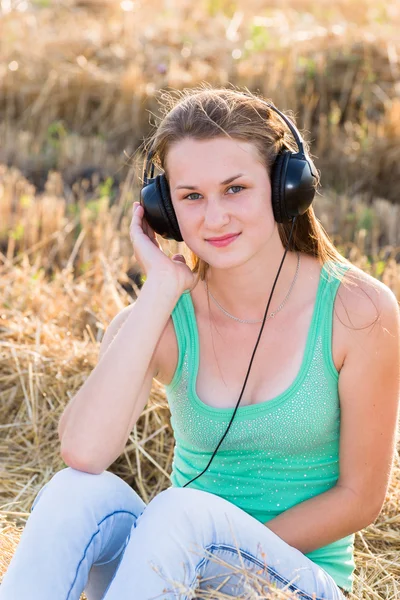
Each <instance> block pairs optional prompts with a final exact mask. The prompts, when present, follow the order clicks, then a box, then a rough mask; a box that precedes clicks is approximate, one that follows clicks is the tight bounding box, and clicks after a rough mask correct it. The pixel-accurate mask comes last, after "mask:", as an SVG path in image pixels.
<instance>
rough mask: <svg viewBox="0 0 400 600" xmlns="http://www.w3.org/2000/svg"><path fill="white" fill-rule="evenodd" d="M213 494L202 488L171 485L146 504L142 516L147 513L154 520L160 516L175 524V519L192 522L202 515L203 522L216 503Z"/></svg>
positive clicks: (164, 520)
mask: <svg viewBox="0 0 400 600" xmlns="http://www.w3.org/2000/svg"><path fill="white" fill-rule="evenodd" d="M214 498H217V499H218V497H217V496H214V495H213V494H209V493H207V492H203V491H201V490H196V489H189V488H178V487H169V488H167V489H166V490H163V491H162V492H160V493H159V494H157V496H155V497H154V498H153V499H152V500H151V501H150V502H149V503H148V505H147V506H146V508H145V510H144V511H143V513H142V515H140V518H142V517H143V516H144V515H146V517H147V518H150V519H151V520H152V521H153V522H154V520H155V519H157V518H160V519H161V520H163V522H164V527H165V524H166V516H167V523H168V524H170V525H171V527H172V526H173V525H174V522H175V520H177V521H179V522H182V520H184V519H186V520H188V521H189V522H191V523H194V522H196V517H199V515H201V516H202V522H203V523H204V522H205V516H206V514H207V513H210V514H212V508H213V504H214Z"/></svg>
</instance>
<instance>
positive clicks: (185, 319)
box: [166, 291, 196, 390]
mask: <svg viewBox="0 0 400 600" xmlns="http://www.w3.org/2000/svg"><path fill="white" fill-rule="evenodd" d="M171 317H172V321H173V324H174V328H175V335H176V339H177V344H178V362H177V366H176V369H175V373H174V376H173V378H172V381H171V383H170V384H169V385H168V386H166V387H167V388H168V390H172V389H173V388H175V387H176V386H177V385H178V383H179V382H180V381H181V378H182V371H183V365H184V363H185V362H186V363H187V361H188V360H190V358H191V357H192V356H193V347H192V348H191V346H193V344H194V340H195V327H196V324H195V322H194V313H193V305H192V299H191V296H190V292H189V291H188V292H183V294H182V295H181V296H180V297H179V299H178V302H177V303H176V304H175V306H174V308H173V310H172V313H171Z"/></svg>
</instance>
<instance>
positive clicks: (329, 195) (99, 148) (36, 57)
mask: <svg viewBox="0 0 400 600" xmlns="http://www.w3.org/2000/svg"><path fill="white" fill-rule="evenodd" d="M399 31H400V4H399V3H398V1H397V0H396V1H394V0H393V1H392V2H390V1H387V2H379V1H378V2H374V1H372V0H359V1H357V2H356V1H354V0H346V1H343V0H338V1H336V2H331V1H329V2H328V1H326V0H319V1H318V2H312V1H307V0H298V1H296V0H286V1H280V2H261V1H259V0H247V1H246V2H244V1H243V2H239V1H236V2H235V1H228V0H197V1H196V2H193V1H188V0H186V1H185V0H170V1H168V0H159V1H157V2H156V1H154V0H146V2H144V1H142V2H138V1H133V0H122V1H121V2H110V1H106V0H104V1H101V0H99V1H95V0H66V1H63V2H61V1H60V2H50V1H49V0H37V1H36V2H33V3H30V2H27V1H26V0H21V1H16V0H0V358H1V361H0V580H1V576H2V574H3V573H4V572H5V570H6V569H7V566H8V564H9V561H10V560H11V557H12V554H13V552H14V549H15V547H16V544H17V543H18V540H19V536H20V534H21V531H22V529H23V526H24V524H25V522H26V519H27V517H28V516H29V510H30V507H31V504H32V502H33V499H34V497H35V496H36V494H37V493H38V491H39V489H40V488H41V487H42V486H43V485H44V484H45V483H46V482H47V481H48V480H49V479H50V478H51V476H52V475H53V474H54V473H55V472H57V471H58V470H60V469H61V468H63V467H64V466H65V465H64V463H63V461H62V459H61V457H60V455H59V440H58V436H57V424H58V421H59V418H60V416H61V413H62V412H63V410H64V407H65V405H66V404H67V402H68V401H69V400H70V399H71V398H72V397H73V396H74V394H75V393H76V391H77V390H78V389H79V388H80V386H81V385H82V383H83V382H84V380H85V378H86V377H87V376H88V374H89V373H90V371H91V370H92V369H93V367H94V366H95V364H96V362H97V357H98V350H99V343H100V341H101V339H102V336H103V334H104V331H105V329H106V328H107V325H108V324H109V322H110V321H111V319H112V318H113V317H114V316H115V314H116V313H117V312H118V311H119V310H120V309H121V308H123V307H124V306H126V305H128V304H129V303H131V302H132V301H133V300H134V299H135V298H136V297H137V294H138V293H139V290H140V286H141V285H142V283H143V279H142V276H141V274H140V272H139V270H138V267H137V264H136V263H135V259H134V257H133V248H132V244H131V242H130V239H129V224H130V220H131V208H132V203H133V201H134V200H136V199H137V198H138V193H139V189H140V183H141V167H142V158H143V157H142V154H141V149H140V145H141V144H142V142H143V139H144V138H145V137H146V136H147V135H148V134H149V133H150V132H151V130H152V128H153V127H154V125H156V124H157V121H158V118H159V114H160V111H159V105H158V99H159V98H161V101H162V96H161V97H160V95H159V91H160V90H166V89H168V90H170V89H182V88H190V87H194V86H196V85H198V84H200V83H202V82H208V83H211V84H213V85H215V86H219V85H221V86H227V85H228V84H233V85H234V86H246V87H247V88H249V89H250V90H251V91H254V92H256V93H260V94H262V95H263V96H264V97H265V98H267V99H270V100H272V101H273V102H274V103H275V105H276V106H277V107H279V108H280V109H281V110H284V111H286V112H288V114H292V115H293V116H294V117H295V119H296V123H297V125H298V126H299V128H300V129H301V131H302V132H303V133H304V136H305V137H306V138H307V139H308V140H310V141H311V144H312V156H313V157H314V160H315V163H316V165H317V168H318V169H319V170H320V171H321V183H322V188H321V190H320V193H319V195H318V196H317V197H316V199H315V202H314V205H313V206H314V210H315V212H316V214H317V216H318V218H319V219H320V220H321V223H322V224H323V226H324V227H325V229H326V230H327V232H328V233H329V234H330V236H331V237H332V239H333V241H334V242H335V244H336V245H337V247H338V249H339V250H340V252H341V253H342V254H343V255H344V256H346V257H348V258H349V259H350V260H351V261H352V262H354V264H356V265H357V266H359V267H360V268H362V269H363V270H364V271H366V272H368V273H370V274H372V275H373V276H374V277H376V278H377V279H379V280H381V281H383V282H384V283H385V284H386V285H388V286H389V287H390V288H391V289H392V290H393V291H394V292H395V294H396V296H397V298H398V299H400V277H399V275H400V266H399V263H400V221H399V204H400V201H399V198H400V195H399V192H400V36H399ZM180 246H181V247H180ZM182 246H183V245H179V244H177V243H174V242H166V241H163V247H164V248H165V251H166V252H167V253H171V254H172V253H174V252H182ZM172 454H173V439H172V434H171V428H170V422H169V410H168V405H167V403H166V400H165V396H164V391H163V388H162V387H160V386H159V385H158V384H157V383H156V382H155V384H154V386H153V389H152V394H151V397H150V399H149V403H148V405H147V407H146V409H145V411H144V413H143V415H142V416H141V418H140V420H139V421H138V423H137V425H136V427H135V428H134V430H133V431H132V434H131V436H130V439H129V442H128V443H127V446H126V448H125V451H124V453H123V455H121V456H120V457H119V459H118V460H117V461H116V462H115V463H114V464H113V465H112V466H111V467H110V470H111V471H112V472H114V473H116V474H118V475H119V476H121V477H122V478H123V479H124V480H125V481H127V482H128V483H129V484H130V485H132V487H134V489H135V490H137V491H138V493H139V494H140V495H141V496H142V498H143V499H144V500H145V501H146V502H148V501H150V500H151V499H152V498H153V497H154V496H155V495H156V494H158V493H159V492H160V491H162V490H163V489H165V488H166V487H168V486H169V473H170V468H171V461H172ZM399 501H400V463H399V454H398V451H397V453H396V457H395V464H394V470H393V475H392V480H391V484H390V488H389V490H388V494H387V498H386V501H385V505H384V508H383V510H382V512H381V515H380V516H379V518H378V519H377V520H376V522H375V523H374V524H372V525H370V526H369V527H368V528H366V529H364V530H363V531H361V532H359V533H357V534H356V562H357V571H356V581H355V589H354V594H353V595H352V598H362V599H365V600H367V599H368V600H371V599H385V600H389V599H390V600H391V599H396V598H400V516H399ZM254 589H256V583H254ZM255 594H256V592H255ZM199 597H200V594H199ZM202 597H203V596H202ZM204 597H207V596H204ZM208 597H209V596H208ZM214 597H217V595H216V594H215V595H214ZM220 597H221V598H222V597H223V596H222V595H221V596H220ZM252 597H254V598H255V597H257V598H258V597H259V598H262V597H263V598H264V597H271V598H272V597H273V598H278V597H279V598H281V597H282V598H283V597H289V596H286V595H285V596H283V595H282V594H280V593H279V592H276V595H273V596H272V595H271V596H266V595H265V594H264V595H262V593H261V592H260V593H259V595H254V596H252Z"/></svg>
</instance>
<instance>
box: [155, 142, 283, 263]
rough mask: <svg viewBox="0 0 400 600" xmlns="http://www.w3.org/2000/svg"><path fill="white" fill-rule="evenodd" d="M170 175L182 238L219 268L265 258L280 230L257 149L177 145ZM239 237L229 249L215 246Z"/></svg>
mask: <svg viewBox="0 0 400 600" xmlns="http://www.w3.org/2000/svg"><path fill="white" fill-rule="evenodd" d="M166 173H167V177H168V181H169V186H170V190H171V199H172V204H173V207H174V209H175V213H176V217H177V219H178V223H179V227H180V230H181V233H182V237H183V239H184V241H185V243H186V244H187V246H188V247H189V248H190V249H191V250H192V251H193V252H194V253H195V254H197V256H199V257H200V258H202V259H203V260H205V261H206V262H207V263H208V264H209V265H211V266H214V267H216V268H228V267H234V266H239V265H240V264H243V263H244V262H247V261H248V260H250V259H251V258H252V257H253V256H255V255H257V254H260V253H261V254H262V252H263V250H265V247H266V245H267V244H268V241H269V240H270V238H271V236H272V235H273V232H274V230H275V220H274V217H273V212H272V205H271V185H270V181H269V176H268V173H267V170H266V168H265V166H264V165H263V164H262V162H261V159H260V157H259V155H258V150H257V148H256V146H255V145H254V144H251V143H248V142H243V141H241V140H235V139H229V138H226V137H218V138H212V139H207V140H196V139H193V138H187V139H184V140H180V141H179V142H176V143H175V144H173V145H172V146H171V147H170V149H169V151H168V154H167V157H166ZM227 234H239V236H238V237H237V238H236V239H235V240H234V241H232V242H231V243H229V244H228V245H225V246H216V245H213V244H212V243H211V242H210V241H209V240H210V238H216V237H220V236H226V235H227Z"/></svg>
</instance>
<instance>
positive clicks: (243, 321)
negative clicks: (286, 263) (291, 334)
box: [204, 252, 300, 323]
mask: <svg viewBox="0 0 400 600" xmlns="http://www.w3.org/2000/svg"><path fill="white" fill-rule="evenodd" d="M299 265H300V252H297V267H296V273H295V275H294V278H293V281H292V284H291V286H290V288H289V291H288V293H287V295H286V298H285V299H284V301H283V302H282V304H280V306H279V307H278V308H277V309H276V311H274V312H272V313H271V314H269V315H268V316H267V318H266V321H268V319H269V318H270V317H275V315H276V313H277V312H279V311H280V310H281V309H282V308H283V307H284V305H285V304H286V302H287V299H288V298H289V296H290V292H291V291H292V289H293V286H294V284H295V282H296V279H297V274H298V272H299ZM204 283H205V286H206V288H207V293H208V294H209V295H210V296H211V298H212V300H213V301H214V302H215V304H216V305H217V306H218V308H219V309H220V310H222V312H223V313H225V314H226V316H227V317H230V318H231V319H234V320H235V321H239V322H240V323H261V322H262V320H263V319H260V320H259V321H258V320H252V319H238V317H234V316H233V315H231V314H230V313H228V311H227V310H225V309H224V308H223V307H222V306H221V305H220V303H219V302H218V300H216V299H215V298H214V296H213V295H212V293H211V292H210V290H209V289H208V284H207V281H205V282H204Z"/></svg>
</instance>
